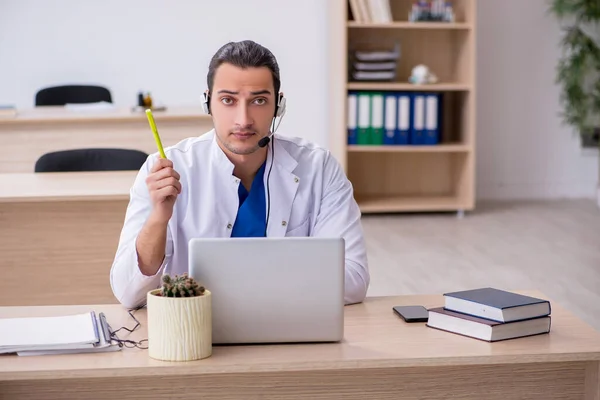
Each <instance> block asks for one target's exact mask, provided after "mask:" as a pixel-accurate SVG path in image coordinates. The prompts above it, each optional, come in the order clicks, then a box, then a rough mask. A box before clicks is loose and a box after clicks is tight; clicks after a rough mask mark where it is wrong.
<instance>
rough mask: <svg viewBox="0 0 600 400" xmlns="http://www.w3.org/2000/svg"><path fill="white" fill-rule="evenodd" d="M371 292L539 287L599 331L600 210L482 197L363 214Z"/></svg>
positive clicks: (586, 204)
mask: <svg viewBox="0 0 600 400" xmlns="http://www.w3.org/2000/svg"><path fill="white" fill-rule="evenodd" d="M363 226H364V229H365V235H366V237H367V247H368V256H369V266H370V269H371V287H370V289H369V293H368V294H369V295H370V296H378V295H398V294H427V293H443V292H446V291H453V290H463V289H471V288H477V287H483V286H493V287H498V288H502V289H507V290H515V289H538V290H540V291H542V292H544V293H545V294H546V295H548V296H550V297H551V298H553V299H554V300H556V301H558V302H560V303H561V304H562V305H564V306H566V307H568V308H569V309H570V310H571V311H572V312H573V313H574V314H576V315H577V316H579V317H580V318H582V319H583V320H584V321H586V322H588V323H589V324H590V325H592V326H594V327H595V328H596V329H598V330H600V210H599V209H598V208H597V206H596V205H595V204H594V203H593V202H592V201H585V200H565V201H551V202H523V203H516V202H510V203H483V204H478V206H477V211H476V212H473V213H467V214H466V215H465V217H464V218H462V219H459V218H457V216H456V214H433V215H432V214H425V215H423V214H415V215H400V216H397V215H393V216H387V215H379V216H370V215H366V216H364V217H363Z"/></svg>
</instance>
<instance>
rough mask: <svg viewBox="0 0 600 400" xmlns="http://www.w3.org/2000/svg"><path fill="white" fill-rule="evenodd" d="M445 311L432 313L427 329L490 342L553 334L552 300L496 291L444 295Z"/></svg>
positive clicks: (440, 309) (433, 310) (470, 291)
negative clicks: (551, 332)
mask: <svg viewBox="0 0 600 400" xmlns="http://www.w3.org/2000/svg"><path fill="white" fill-rule="evenodd" d="M444 299H445V304H444V307H439V308H433V309H430V310H429V318H428V321H427V326H429V327H431V328H435V329H440V330H443V331H447V332H452V333H456V334H459V335H463V336H468V337H472V338H475V339H480V340H485V341H488V342H497V341H500V340H507V339H515V338H520V337H525V336H533V335H540V334H544V333H549V332H550V325H551V321H550V320H551V317H550V313H551V306H550V302H549V301H548V300H543V299H538V298H535V297H530V296H524V295H521V294H517V293H512V292H507V291H504V290H499V289H494V288H482V289H475V290H465V291H460V292H452V293H446V294H444Z"/></svg>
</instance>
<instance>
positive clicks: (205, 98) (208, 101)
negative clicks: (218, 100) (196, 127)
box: [202, 93, 210, 114]
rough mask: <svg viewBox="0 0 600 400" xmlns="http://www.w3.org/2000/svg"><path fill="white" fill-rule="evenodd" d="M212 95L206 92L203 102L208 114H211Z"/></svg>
mask: <svg viewBox="0 0 600 400" xmlns="http://www.w3.org/2000/svg"><path fill="white" fill-rule="evenodd" d="M209 104H210V96H208V95H207V94H206V93H204V101H203V102H202V109H203V110H204V112H205V113H206V114H210V106H209Z"/></svg>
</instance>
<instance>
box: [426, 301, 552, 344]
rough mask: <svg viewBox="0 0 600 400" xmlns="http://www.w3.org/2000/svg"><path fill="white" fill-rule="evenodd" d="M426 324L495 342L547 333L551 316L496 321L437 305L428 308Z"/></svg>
mask: <svg viewBox="0 0 600 400" xmlns="http://www.w3.org/2000/svg"><path fill="white" fill-rule="evenodd" d="M427 326H428V327H430V328H435V329H439V330H442V331H446V332H450V333H455V334H458V335H462V336H467V337H471V338H474V339H479V340H484V341H487V342H497V341H501V340H509V339H517V338H521V337H527V336H534V335H541V334H545V333H549V332H550V326H551V317H550V316H543V317H536V318H531V319H527V320H521V321H513V322H497V321H492V320H489V319H485V318H479V317H474V316H472V315H467V314H462V313H458V312H454V311H450V310H447V309H445V308H444V307H438V308H433V309H430V310H429V316H428V320H427Z"/></svg>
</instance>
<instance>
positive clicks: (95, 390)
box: [0, 292, 600, 400]
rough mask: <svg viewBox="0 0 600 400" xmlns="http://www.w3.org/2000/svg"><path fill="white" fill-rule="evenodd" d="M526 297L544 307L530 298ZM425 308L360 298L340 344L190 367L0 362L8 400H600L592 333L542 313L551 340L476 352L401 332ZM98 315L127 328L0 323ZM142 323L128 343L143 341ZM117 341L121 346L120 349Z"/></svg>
mask: <svg viewBox="0 0 600 400" xmlns="http://www.w3.org/2000/svg"><path fill="white" fill-rule="evenodd" d="M528 294H532V295H535V296H540V297H544V296H543V295H541V294H539V293H536V292H530V293H528ZM412 304H421V305H424V306H425V307H436V306H440V305H442V304H443V298H442V296H402V297H382V298H368V299H367V300H366V301H365V302H364V303H362V304H356V305H352V306H347V307H346V314H345V317H346V318H345V334H344V340H343V341H342V342H341V343H330V344H295V345H294V344H285V345H252V346H215V347H214V348H213V355H212V356H211V357H209V358H207V359H204V360H199V361H193V362H179V363H177V362H161V361H157V360H153V359H151V358H149V356H148V352H147V350H140V349H124V350H122V351H120V352H116V353H104V354H78V355H60V356H41V357H18V356H15V355H7V356H2V357H0V393H1V394H2V395H3V397H2V398H7V399H47V400H51V399H75V398H85V399H101V400H105V399H107V398H110V399H159V398H165V399H179V398H180V399H183V398H209V399H255V398H271V397H276V398H284V399H334V398H335V399H348V400H351V399H360V400H364V399H377V400H383V399H399V398H401V399H405V400H410V399H428V400H434V399H449V398H453V399H477V400H481V399H486V400H495V399H497V400H508V399H543V400H554V399H584V400H598V399H599V398H600V384H599V380H598V379H599V367H598V365H599V362H600V361H599V360H600V333H599V332H597V331H595V330H593V329H592V328H591V327H589V326H588V325H586V324H584V323H583V322H581V321H580V320H579V319H577V318H576V317H574V316H573V315H572V314H571V313H569V312H567V311H566V310H564V309H562V308H561V307H560V306H559V305H558V304H555V303H554V302H553V303H552V318H553V320H552V330H551V332H550V334H546V335H539V336H533V337H528V338H520V339H514V340H509V341H504V342H497V343H487V342H483V341H479V340H475V339H471V338H467V337H463V336H459V335H454V334H451V333H447V332H443V331H439V330H435V329H431V328H427V327H426V326H425V325H424V324H422V323H413V324H406V323H404V322H403V321H402V320H401V319H399V318H398V317H397V316H396V315H394V314H393V312H392V307H393V306H396V305H412ZM92 309H93V310H96V311H104V312H105V313H106V314H107V318H108V322H109V323H110V324H111V325H112V327H113V329H116V328H118V327H121V326H127V327H130V328H131V327H133V326H134V321H133V320H132V319H131V318H130V317H129V316H128V315H127V312H126V310H124V309H123V308H122V307H121V306H119V305H104V306H72V307H35V308H29V307H15V308H11V307H0V318H2V317H16V316H22V315H23V316H24V315H27V316H45V315H61V314H66V313H76V312H85V311H89V310H92ZM136 316H137V317H138V319H139V320H140V322H141V323H142V325H141V327H140V329H138V330H137V331H135V332H134V333H133V334H131V336H129V338H131V339H134V340H140V339H145V338H147V330H146V314H145V310H141V311H138V312H137V314H136ZM125 337H127V336H121V338H125Z"/></svg>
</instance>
